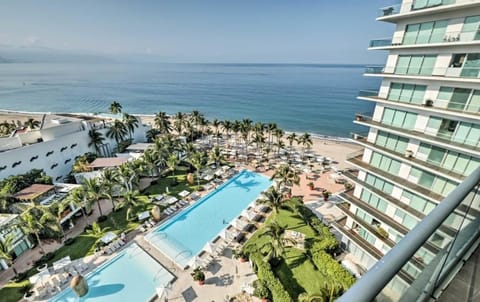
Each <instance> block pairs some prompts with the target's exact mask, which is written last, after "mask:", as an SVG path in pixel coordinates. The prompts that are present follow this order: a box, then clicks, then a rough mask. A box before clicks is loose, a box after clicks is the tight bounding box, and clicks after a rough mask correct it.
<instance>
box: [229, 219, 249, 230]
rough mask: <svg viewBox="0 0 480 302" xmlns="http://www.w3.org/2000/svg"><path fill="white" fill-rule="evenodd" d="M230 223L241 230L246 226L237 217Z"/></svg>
mask: <svg viewBox="0 0 480 302" xmlns="http://www.w3.org/2000/svg"><path fill="white" fill-rule="evenodd" d="M232 225H233V227H234V228H237V229H239V230H243V229H244V228H245V227H246V226H247V223H246V222H245V221H242V220H240V219H238V218H237V219H235V220H234V221H233V222H232Z"/></svg>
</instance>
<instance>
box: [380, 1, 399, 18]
mask: <svg viewBox="0 0 480 302" xmlns="http://www.w3.org/2000/svg"><path fill="white" fill-rule="evenodd" d="M400 8H401V4H395V5H390V6H386V7H382V8H380V9H379V10H378V16H379V17H386V16H391V15H396V14H398V13H400Z"/></svg>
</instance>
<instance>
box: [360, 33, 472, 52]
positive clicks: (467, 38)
mask: <svg viewBox="0 0 480 302" xmlns="http://www.w3.org/2000/svg"><path fill="white" fill-rule="evenodd" d="M437 37H438V36H437ZM437 37H434V36H432V37H428V38H425V37H424V36H419V37H417V39H418V38H419V39H422V42H421V43H417V42H416V41H408V40H406V39H405V37H401V38H397V39H391V38H383V39H373V40H370V44H369V46H368V49H369V50H391V49H410V48H425V47H435V49H437V48H438V47H451V46H455V47H458V46H460V45H477V44H479V43H480V34H479V32H478V31H477V30H475V31H450V32H446V33H445V34H444V35H443V38H442V37H441V36H440V39H436V38H437ZM431 39H432V40H435V41H431V42H430V40H431ZM423 40H429V42H424V41H423Z"/></svg>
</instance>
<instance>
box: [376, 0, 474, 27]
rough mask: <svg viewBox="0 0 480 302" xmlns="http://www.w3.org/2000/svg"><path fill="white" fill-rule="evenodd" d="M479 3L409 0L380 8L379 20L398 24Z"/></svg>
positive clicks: (471, 0)
mask: <svg viewBox="0 0 480 302" xmlns="http://www.w3.org/2000/svg"><path fill="white" fill-rule="evenodd" d="M478 3H479V2H478V0H407V1H403V3H400V4H394V5H390V6H386V7H382V8H380V9H379V10H378V14H377V16H378V17H377V20H378V21H385V22H397V21H398V20H401V19H404V18H410V17H417V16H423V15H428V14H433V13H442V12H448V11H455V10H461V9H466V8H469V7H472V6H475V5H477V4H478Z"/></svg>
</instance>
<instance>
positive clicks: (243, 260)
mask: <svg viewBox="0 0 480 302" xmlns="http://www.w3.org/2000/svg"><path fill="white" fill-rule="evenodd" d="M238 260H240V262H242V263H245V262H247V261H248V259H246V258H243V257H240V258H239V259H238Z"/></svg>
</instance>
